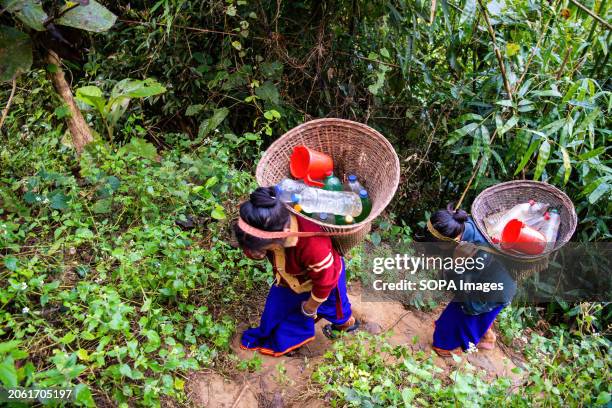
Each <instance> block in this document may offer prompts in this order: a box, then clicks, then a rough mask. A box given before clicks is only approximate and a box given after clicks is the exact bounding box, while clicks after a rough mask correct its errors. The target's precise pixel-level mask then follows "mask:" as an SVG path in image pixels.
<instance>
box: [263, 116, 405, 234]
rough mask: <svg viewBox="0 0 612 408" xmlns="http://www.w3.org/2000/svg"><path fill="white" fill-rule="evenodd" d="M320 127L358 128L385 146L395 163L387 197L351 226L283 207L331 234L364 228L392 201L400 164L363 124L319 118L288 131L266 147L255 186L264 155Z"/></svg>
mask: <svg viewBox="0 0 612 408" xmlns="http://www.w3.org/2000/svg"><path fill="white" fill-rule="evenodd" d="M321 125H330V126H331V125H333V126H338V125H344V126H346V127H349V128H360V129H361V130H362V131H363V132H364V133H369V134H371V135H372V137H374V138H376V139H378V140H379V141H380V142H381V143H382V144H383V145H384V146H385V148H387V149H388V150H389V152H391V153H393V154H392V156H393V159H394V161H395V169H396V171H395V172H394V174H393V175H392V176H391V178H390V183H389V193H388V194H387V197H386V198H385V200H383V202H382V205H381V206H380V210H379V211H377V212H371V213H370V214H369V215H368V216H367V217H366V218H365V219H364V220H362V221H360V222H357V223H355V224H351V225H335V224H327V223H324V222H321V221H319V220H317V219H315V218H312V217H308V216H306V215H304V214H302V213H298V212H297V211H295V210H294V209H293V207H291V206H290V205H289V204H285V206H286V207H287V209H288V210H289V211H290V212H292V213H293V214H295V215H299V216H301V217H304V218H306V219H308V220H309V221H311V222H314V223H315V224H317V225H320V226H322V227H324V228H327V230H328V231H332V232H333V231H334V230H339V231H349V230H359V229H361V228H362V227H365V226H366V224H368V223H371V222H372V220H374V219H375V218H376V217H378V216H379V215H380V214H381V213H382V212H383V211H384V210H385V208H386V207H387V206H388V205H389V203H390V202H391V200H393V197H395V193H396V191H397V188H398V187H399V180H400V162H399V157H398V156H397V152H396V151H395V149H394V148H393V145H392V144H391V143H390V142H389V141H388V140H387V138H386V137H384V136H383V135H382V134H381V133H380V132H379V131H377V130H376V129H374V128H372V127H370V126H368V125H366V124H364V123H360V122H355V121H352V120H349V119H341V118H319V119H312V120H309V121H307V122H304V123H302V124H300V125H298V126H296V127H293V128H291V129H289V130H288V131H287V132H285V133H284V134H283V135H281V136H280V137H279V138H278V139H276V140H275V141H274V142H273V143H272V144H271V145H270V146H268V148H267V149H266V150H265V152H264V153H263V155H262V156H261V157H260V159H259V162H258V163H257V167H256V170H255V179H256V180H257V184H258V185H259V186H263V181H262V172H263V169H262V168H261V167H260V164H261V162H262V161H263V159H264V158H265V157H266V155H267V154H269V152H270V151H272V150H274V149H275V148H277V147H278V146H282V145H283V144H284V142H285V141H286V140H288V139H290V138H291V137H293V136H294V135H295V134H296V133H299V132H303V131H304V130H308V129H311V128H315V127H321Z"/></svg>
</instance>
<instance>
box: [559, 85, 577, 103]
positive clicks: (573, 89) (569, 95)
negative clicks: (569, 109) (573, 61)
mask: <svg viewBox="0 0 612 408" xmlns="http://www.w3.org/2000/svg"><path fill="white" fill-rule="evenodd" d="M579 86H580V81H576V82H574V84H573V85H572V86H570V88H569V89H568V90H567V92H566V93H565V95H564V96H563V99H562V100H561V103H564V104H565V103H567V102H568V101H569V100H570V99H572V98H573V97H574V94H575V93H576V91H577V90H578V87H579Z"/></svg>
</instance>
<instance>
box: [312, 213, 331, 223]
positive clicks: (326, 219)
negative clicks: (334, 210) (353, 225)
mask: <svg viewBox="0 0 612 408" xmlns="http://www.w3.org/2000/svg"><path fill="white" fill-rule="evenodd" d="M316 218H317V219H318V220H319V221H321V222H324V223H326V224H335V223H336V217H334V216H333V215H329V214H327V213H326V212H322V213H318V214H317V216H316Z"/></svg>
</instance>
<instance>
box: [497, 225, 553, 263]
mask: <svg viewBox="0 0 612 408" xmlns="http://www.w3.org/2000/svg"><path fill="white" fill-rule="evenodd" d="M501 247H502V249H505V250H508V249H511V250H513V251H517V252H520V253H522V254H526V255H539V254H541V253H542V252H544V249H546V237H544V234H542V233H541V232H540V231H538V230H535V229H533V228H531V227H529V226H527V225H525V223H523V222H522V221H520V220H517V219H512V220H510V221H508V223H507V224H506V226H505V227H504V230H503V231H502V236H501Z"/></svg>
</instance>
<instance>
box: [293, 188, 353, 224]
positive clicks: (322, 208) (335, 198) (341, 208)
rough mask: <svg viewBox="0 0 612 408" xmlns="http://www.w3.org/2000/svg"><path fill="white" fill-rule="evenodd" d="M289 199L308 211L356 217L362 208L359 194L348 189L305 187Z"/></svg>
mask: <svg viewBox="0 0 612 408" xmlns="http://www.w3.org/2000/svg"><path fill="white" fill-rule="evenodd" d="M291 199H292V201H293V202H294V203H297V204H300V206H301V207H302V209H303V211H306V212H309V213H315V212H316V213H321V212H326V213H328V214H336V215H351V216H353V217H356V216H357V215H359V214H360V213H361V210H362V206H361V200H360V199H359V196H358V195H357V194H355V193H353V192H348V191H327V190H320V189H318V188H312V187H306V188H305V189H303V190H302V192H301V193H299V194H293V195H292V196H291Z"/></svg>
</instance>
